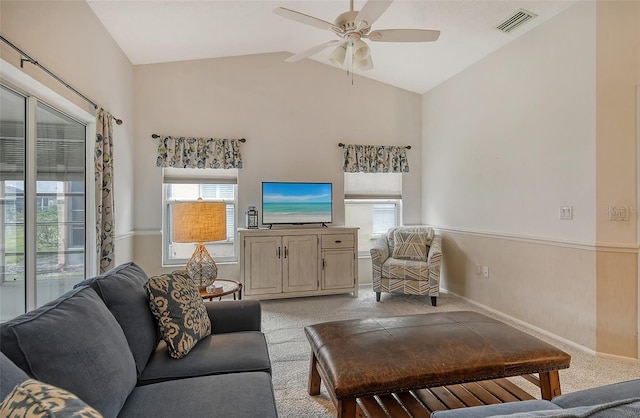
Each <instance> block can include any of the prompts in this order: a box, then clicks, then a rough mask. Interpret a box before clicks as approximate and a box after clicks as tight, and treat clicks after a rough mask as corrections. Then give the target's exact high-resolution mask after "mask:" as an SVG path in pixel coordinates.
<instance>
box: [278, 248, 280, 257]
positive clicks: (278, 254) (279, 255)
mask: <svg viewBox="0 0 640 418" xmlns="http://www.w3.org/2000/svg"><path fill="white" fill-rule="evenodd" d="M278 258H280V247H278Z"/></svg>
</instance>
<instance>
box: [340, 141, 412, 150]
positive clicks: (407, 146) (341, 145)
mask: <svg viewBox="0 0 640 418" xmlns="http://www.w3.org/2000/svg"><path fill="white" fill-rule="evenodd" d="M338 146H339V147H340V148H344V147H346V145H345V144H343V143H342V142H338ZM405 148H406V149H411V145H405Z"/></svg>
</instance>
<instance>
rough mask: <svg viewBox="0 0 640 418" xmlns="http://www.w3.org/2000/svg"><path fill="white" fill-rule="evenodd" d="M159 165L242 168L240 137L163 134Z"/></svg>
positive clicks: (159, 146)
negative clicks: (219, 137)
mask: <svg viewBox="0 0 640 418" xmlns="http://www.w3.org/2000/svg"><path fill="white" fill-rule="evenodd" d="M156 165H157V166H158V167H177V168H225V169H228V168H242V155H241V154H240V140H239V139H216V138H190V137H189V138H185V137H173V136H163V137H161V139H160V143H159V144H158V158H157V160H156Z"/></svg>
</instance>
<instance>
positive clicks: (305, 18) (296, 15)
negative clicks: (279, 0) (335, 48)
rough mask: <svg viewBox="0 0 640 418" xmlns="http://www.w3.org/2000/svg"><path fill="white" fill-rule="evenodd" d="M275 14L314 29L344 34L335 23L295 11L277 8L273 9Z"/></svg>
mask: <svg viewBox="0 0 640 418" xmlns="http://www.w3.org/2000/svg"><path fill="white" fill-rule="evenodd" d="M273 13H275V14H277V15H280V16H282V17H286V18H287V19H291V20H295V21H296V22H300V23H304V24H305V25H310V26H313V27H314V28H318V29H328V30H332V31H334V32H336V31H337V32H342V29H341V28H339V27H337V26H336V25H334V24H333V23H330V22H327V21H326V20H322V19H318V18H316V17H313V16H309V15H306V14H304V13H300V12H296V11H295V10H291V9H286V8H284V7H277V8H275V9H273Z"/></svg>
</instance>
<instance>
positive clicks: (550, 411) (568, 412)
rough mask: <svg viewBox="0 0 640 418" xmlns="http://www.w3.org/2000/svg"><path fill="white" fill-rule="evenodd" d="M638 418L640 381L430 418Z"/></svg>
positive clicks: (444, 413)
mask: <svg viewBox="0 0 640 418" xmlns="http://www.w3.org/2000/svg"><path fill="white" fill-rule="evenodd" d="M488 417H494V418H496V417H502V418H507V417H508V418H534V417H547V418H578V417H580V418H587V417H588V418H637V417H640V379H636V380H630V381H627V382H621V383H614V384H611V385H606V386H600V387H596V388H592V389H585V390H581V391H577V392H572V393H568V394H566V395H560V396H557V397H555V398H554V399H553V400H551V401H545V400H533V401H523V402H509V403H503V404H496V405H487V406H475V407H472V408H461V409H452V410H450V411H437V412H433V413H432V414H431V418H488Z"/></svg>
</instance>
